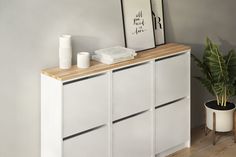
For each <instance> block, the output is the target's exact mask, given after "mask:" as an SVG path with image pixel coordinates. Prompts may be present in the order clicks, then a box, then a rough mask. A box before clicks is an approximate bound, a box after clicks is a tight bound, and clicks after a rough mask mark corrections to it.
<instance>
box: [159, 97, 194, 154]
mask: <svg viewBox="0 0 236 157" xmlns="http://www.w3.org/2000/svg"><path fill="white" fill-rule="evenodd" d="M188 139H190V101H189V99H183V100H180V101H178V102H175V103H173V104H169V105H167V106H163V107H160V108H157V109H156V153H160V152H162V151H165V150H167V149H169V148H172V147H175V146H177V145H179V144H182V143H184V142H186V141H187V140H188Z"/></svg>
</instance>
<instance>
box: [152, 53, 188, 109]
mask: <svg viewBox="0 0 236 157" xmlns="http://www.w3.org/2000/svg"><path fill="white" fill-rule="evenodd" d="M189 84H190V53H185V54H181V55H178V56H175V57H171V58H166V59H163V60H159V61H157V62H156V101H157V102H156V105H157V106H159V105H162V104H165V103H168V102H170V101H173V100H176V99H179V98H183V97H186V96H189Z"/></svg>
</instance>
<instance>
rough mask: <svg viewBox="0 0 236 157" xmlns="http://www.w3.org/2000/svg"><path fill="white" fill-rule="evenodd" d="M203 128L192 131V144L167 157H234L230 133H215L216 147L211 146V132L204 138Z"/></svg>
mask: <svg viewBox="0 0 236 157" xmlns="http://www.w3.org/2000/svg"><path fill="white" fill-rule="evenodd" d="M204 132H205V131H204V126H202V127H199V128H196V129H193V130H192V143H191V147H190V148H185V149H183V150H180V151H178V152H176V153H174V154H171V155H169V156H168V157H235V156H236V144H235V143H234V136H233V133H232V132H229V133H217V134H216V145H213V144H212V133H213V132H212V131H211V132H210V133H209V134H208V135H207V136H205V133H204Z"/></svg>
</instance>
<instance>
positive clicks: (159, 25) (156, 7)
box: [152, 0, 166, 46]
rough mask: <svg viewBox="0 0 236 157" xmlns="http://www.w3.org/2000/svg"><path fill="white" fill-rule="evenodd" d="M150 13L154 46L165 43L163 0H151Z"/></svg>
mask: <svg viewBox="0 0 236 157" xmlns="http://www.w3.org/2000/svg"><path fill="white" fill-rule="evenodd" d="M152 13H153V17H154V20H153V24H154V30H155V31H154V32H155V42H156V46H158V45H163V44H165V43H166V41H165V24H164V9H163V0H152Z"/></svg>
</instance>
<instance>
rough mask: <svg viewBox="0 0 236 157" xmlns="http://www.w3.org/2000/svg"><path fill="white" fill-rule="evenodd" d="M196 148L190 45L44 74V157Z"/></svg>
mask: <svg viewBox="0 0 236 157" xmlns="http://www.w3.org/2000/svg"><path fill="white" fill-rule="evenodd" d="M189 146H190V48H189V47H188V46H184V45H179V44H166V45H164V46H160V47H158V48H155V49H152V50H148V51H143V52H139V53H138V55H137V57H136V58H135V59H134V60H131V61H126V62H121V63H118V64H114V65H104V64H101V63H98V62H92V66H91V67H90V68H88V69H78V68H77V67H76V66H73V67H72V69H69V70H60V69H58V68H50V69H45V70H43V71H42V74H41V157H159V156H166V155H168V154H170V153H173V152H175V151H177V150H180V149H182V148H184V147H189Z"/></svg>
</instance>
